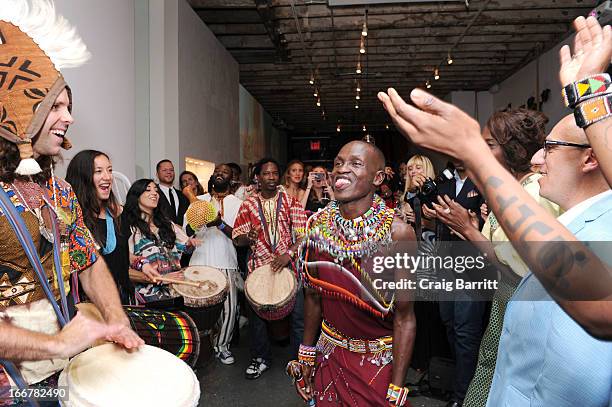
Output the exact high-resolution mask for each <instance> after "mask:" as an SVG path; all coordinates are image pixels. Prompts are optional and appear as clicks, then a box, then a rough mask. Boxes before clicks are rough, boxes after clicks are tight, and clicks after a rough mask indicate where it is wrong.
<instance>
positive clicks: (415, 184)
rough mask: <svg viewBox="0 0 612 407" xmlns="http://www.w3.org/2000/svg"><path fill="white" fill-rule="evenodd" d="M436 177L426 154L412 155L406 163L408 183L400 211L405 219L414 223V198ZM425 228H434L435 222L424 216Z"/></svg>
mask: <svg viewBox="0 0 612 407" xmlns="http://www.w3.org/2000/svg"><path fill="white" fill-rule="evenodd" d="M435 177H436V174H435V172H434V166H433V164H432V163H431V160H430V159H429V158H427V157H425V156H424V155H420V154H416V155H413V156H412V157H410V159H409V160H408V163H407V164H406V184H405V188H404V196H403V199H402V201H403V204H402V205H401V208H400V211H401V216H402V217H403V219H404V220H405V221H406V222H408V223H411V224H414V221H415V216H414V198H415V197H416V195H417V193H418V192H419V190H420V188H421V186H423V183H425V181H426V180H427V179H428V178H429V179H433V178H435ZM422 223H423V225H422V226H423V228H425V229H430V230H432V231H433V230H434V227H433V226H434V224H433V222H431V220H429V219H425V218H423V220H422Z"/></svg>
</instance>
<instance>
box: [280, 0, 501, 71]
mask: <svg viewBox="0 0 612 407" xmlns="http://www.w3.org/2000/svg"><path fill="white" fill-rule="evenodd" d="M291 1H292V2H293V0H291ZM490 2H491V0H487V1H486V2H485V3H484V4H483V5H482V7H480V10H478V11H477V12H476V15H474V17H472V19H471V20H470V22H469V23H468V25H467V26H466V27H465V30H463V33H462V34H461V36H459V38H458V39H457V40H456V41H455V43H454V44H453V45H452V46H451V47H450V48H449V49H448V53H447V56H448V55H452V52H453V49H455V47H456V46H457V45H459V43H460V42H461V41H462V40H463V38H464V37H465V36H466V35H467V33H468V31H469V30H470V28H472V26H473V25H474V23H475V22H476V20H477V19H478V17H480V15H481V14H482V12H483V11H485V9H486V8H487V6H488V5H489V3H490ZM445 62H446V57H444V59H443V60H442V62H441V63H440V65H439V66H443V65H444V63H445Z"/></svg>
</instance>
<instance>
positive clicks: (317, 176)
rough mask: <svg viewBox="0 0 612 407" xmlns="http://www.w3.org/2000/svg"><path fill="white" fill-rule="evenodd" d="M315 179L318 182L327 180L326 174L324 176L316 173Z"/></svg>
mask: <svg viewBox="0 0 612 407" xmlns="http://www.w3.org/2000/svg"><path fill="white" fill-rule="evenodd" d="M314 178H315V179H316V180H317V181H323V178H325V174H322V173H320V172H316V173H315V175H314Z"/></svg>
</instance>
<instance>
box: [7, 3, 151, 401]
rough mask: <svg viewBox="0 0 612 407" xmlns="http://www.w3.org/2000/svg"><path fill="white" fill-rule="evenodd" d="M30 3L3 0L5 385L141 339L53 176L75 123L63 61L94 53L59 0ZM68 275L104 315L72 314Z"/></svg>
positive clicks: (37, 378)
mask: <svg viewBox="0 0 612 407" xmlns="http://www.w3.org/2000/svg"><path fill="white" fill-rule="evenodd" d="M31 3H32V4H31V5H30V4H29V2H28V1H26V0H4V1H3V2H2V7H0V62H1V63H2V65H1V66H0V136H2V138H0V198H1V199H0V202H1V203H2V206H0V207H1V208H2V210H1V211H0V236H1V237H0V321H1V322H0V358H2V359H3V360H2V361H1V362H2V365H3V366H4V368H1V367H0V388H3V389H4V390H6V389H7V387H6V386H10V385H15V384H19V385H20V386H25V385H31V384H35V383H39V384H41V383H42V385H44V386H52V385H53V383H54V382H53V380H54V379H55V378H56V376H57V375H56V373H57V372H58V371H59V370H61V369H62V368H63V367H64V366H65V365H66V364H67V362H68V358H69V357H71V356H73V355H75V354H77V353H79V352H81V351H83V350H84V349H87V348H88V347H90V346H92V344H93V343H94V342H95V341H97V340H99V339H106V340H109V341H114V342H116V343H118V344H120V345H122V346H124V347H125V348H128V349H130V348H137V347H139V346H141V345H142V344H143V341H142V339H140V338H139V337H138V336H137V335H136V334H135V333H134V332H133V331H132V330H131V329H130V323H129V320H128V318H127V317H126V315H125V313H124V311H123V308H122V307H121V303H120V301H119V295H118V293H117V289H116V287H115V284H114V281H113V279H112V277H111V274H110V273H109V271H108V269H107V267H106V264H105V263H104V260H102V259H101V258H100V257H99V255H98V253H97V247H96V244H95V242H94V240H93V238H92V236H91V234H90V232H89V230H88V229H87V227H86V226H85V224H84V222H83V217H82V212H81V208H80V206H79V203H78V201H77V199H76V196H75V194H74V193H73V191H72V189H71V187H70V185H69V184H68V183H66V182H65V181H64V180H62V179H60V178H57V177H55V176H54V175H53V163H54V157H56V156H58V155H59V153H60V149H61V148H70V142H69V141H68V139H67V138H66V136H65V135H66V131H67V130H68V127H69V126H70V125H71V124H72V123H73V119H72V116H71V114H70V111H71V107H72V105H71V99H72V97H71V92H70V89H69V88H68V86H67V85H66V83H65V82H64V78H63V77H62V75H61V73H60V72H59V69H60V68H62V67H74V66H78V65H80V64H81V63H83V62H84V61H86V60H87V59H88V57H89V53H88V52H87V49H86V47H85V45H84V44H83V42H82V40H81V39H80V38H79V37H78V35H77V34H76V33H75V31H74V30H73V28H72V27H70V26H69V24H68V23H67V22H66V21H65V20H64V19H63V18H62V17H61V16H56V15H55V8H54V5H53V3H52V2H51V1H49V0H36V1H32V2H31ZM26 29H27V32H25V31H24V30H26ZM38 44H40V45H38ZM77 275H78V277H77ZM70 278H72V279H73V285H74V286H78V283H79V280H80V284H82V287H83V289H84V291H85V292H86V293H87V295H88V297H89V298H90V300H91V301H92V302H93V303H94V304H95V305H96V306H97V307H98V308H99V310H100V311H101V313H102V316H103V317H104V322H95V321H93V320H90V319H88V318H86V317H84V316H82V315H77V316H76V317H75V318H74V319H72V321H70V322H68V321H69V320H70V315H71V314H73V313H71V312H70V308H72V307H70V306H69V305H68V301H67V299H66V292H67V291H68V289H69V284H68V280H69V279H70ZM58 281H59V282H60V283H59V284H58ZM58 322H59V323H58ZM60 327H63V328H61V329H60ZM15 362H17V363H18V366H19V367H18V368H17V366H16V365H15ZM7 373H8V376H10V378H11V379H13V382H10V381H9V378H8V376H7ZM0 398H2V399H4V401H6V398H5V397H2V395H0ZM0 402H1V401H0Z"/></svg>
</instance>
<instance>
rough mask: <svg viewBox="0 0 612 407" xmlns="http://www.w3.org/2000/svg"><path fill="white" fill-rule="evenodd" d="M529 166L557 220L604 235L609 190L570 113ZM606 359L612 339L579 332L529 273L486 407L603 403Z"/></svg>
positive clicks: (610, 209)
mask: <svg viewBox="0 0 612 407" xmlns="http://www.w3.org/2000/svg"><path fill="white" fill-rule="evenodd" d="M531 164H532V165H535V166H538V168H539V171H540V173H541V174H542V175H543V176H542V178H540V179H539V180H538V182H539V183H540V195H541V196H542V197H544V198H547V199H549V200H550V201H553V202H555V203H556V204H558V205H559V206H560V207H561V208H562V209H563V210H564V211H565V213H563V214H562V215H561V216H559V218H558V221H559V222H560V223H561V224H563V225H564V226H566V227H567V228H568V229H569V231H570V232H572V233H573V234H574V235H575V236H576V238H577V239H579V240H582V241H610V240H612V228H610V225H612V190H610V186H609V185H608V183H607V182H606V180H605V178H604V176H603V173H602V171H601V169H600V166H599V162H598V161H597V158H596V157H595V155H594V153H593V150H592V149H591V146H590V145H589V143H588V140H587V137H586V134H585V133H584V131H583V130H582V129H580V128H579V127H578V126H576V122H575V120H574V116H573V115H568V116H566V117H565V118H563V119H562V120H561V121H560V122H559V123H558V124H557V125H556V126H555V127H554V128H553V129H552V131H551V132H550V134H549V135H548V136H547V137H546V140H545V142H544V146H543V148H542V149H540V150H539V151H538V152H537V153H536V154H535V155H534V156H533V158H532V160H531ZM523 244H529V243H523ZM532 244H533V243H532ZM594 249H595V248H594ZM604 257H605V256H604ZM556 260H557V261H562V260H560V259H556ZM608 260H609V258H608ZM593 283H594V284H597V282H596V281H594V282H593ZM611 362H612V342H611V341H604V340H599V339H597V338H595V337H593V336H591V335H590V334H589V333H587V332H586V331H585V330H584V329H583V328H582V327H581V326H580V325H578V323H576V322H575V321H574V320H573V319H572V318H571V317H570V316H569V315H568V314H567V313H566V312H565V311H564V310H563V309H562V308H561V307H560V306H559V305H558V304H557V303H556V302H555V301H553V299H552V298H551V297H550V295H549V294H548V293H547V292H546V289H545V288H544V286H543V285H542V283H541V282H540V281H539V280H538V279H537V278H536V276H535V275H534V274H533V273H529V274H528V275H527V276H525V277H524V278H523V280H522V281H521V283H520V284H519V286H518V287H517V289H516V292H515V294H514V296H513V297H512V301H511V302H510V303H509V304H508V308H507V309H506V315H505V317H504V328H503V331H502V336H501V338H500V342H499V350H498V356H497V363H496V367H495V374H494V376H493V383H492V385H491V391H490V393H489V398H488V401H487V406H490V407H492V406H499V405H512V406H523V405H546V406H567V407H569V406H577V405H583V406H604V405H606V406H607V405H608V404H609V403H610V402H611V401H612V400H611V398H610V395H611V393H610V391H611V387H610V383H612V363H611ZM578 372H588V374H582V373H578Z"/></svg>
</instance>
